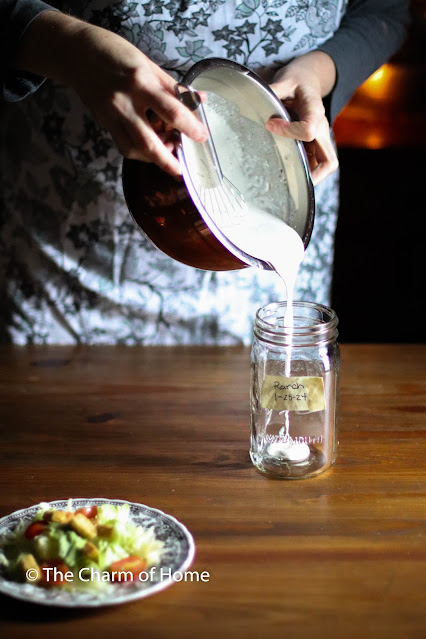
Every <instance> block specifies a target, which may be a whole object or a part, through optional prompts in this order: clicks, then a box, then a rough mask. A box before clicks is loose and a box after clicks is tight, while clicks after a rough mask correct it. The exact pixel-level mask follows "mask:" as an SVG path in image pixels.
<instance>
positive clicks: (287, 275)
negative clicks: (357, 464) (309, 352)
mask: <svg viewBox="0 0 426 639" xmlns="http://www.w3.org/2000/svg"><path fill="white" fill-rule="evenodd" d="M221 230H222V232H223V233H224V234H225V235H226V237H228V238H229V240H231V242H232V243H233V244H235V245H236V246H238V248H240V249H242V250H243V251H244V252H245V253H248V254H249V255H252V256H253V257H257V258H258V259H261V260H264V261H265V262H269V264H270V265H271V266H272V267H273V268H274V270H275V271H276V272H277V273H278V275H279V276H280V277H281V279H282V280H283V281H284V283H285V287H286V291H287V308H286V312H285V316H284V326H285V327H286V328H293V326H294V317H293V296H294V287H295V284H296V279H297V273H298V271H299V267H300V264H301V262H302V260H303V257H304V253H305V248H304V246H303V242H302V239H301V238H300V236H299V235H298V233H297V232H296V231H295V230H294V229H292V228H291V227H290V226H288V224H286V223H285V222H284V221H283V220H280V219H279V218H277V217H275V216H273V215H271V214H269V213H267V212H265V211H263V210H261V209H259V208H257V207H256V206H255V205H253V204H252V203H247V209H246V212H245V216H244V218H243V220H242V221H241V222H240V223H239V224H236V225H230V226H228V225H226V226H223V227H222V228H221ZM286 351H287V352H286V362H285V371H284V372H285V376H286V377H290V374H291V342H290V344H289V346H288V347H287V349H286ZM284 416H285V424H284V426H283V427H282V429H281V430H280V436H282V439H283V441H282V442H276V443H273V444H270V446H269V454H270V455H272V456H273V457H278V458H282V459H284V460H288V461H304V460H305V459H307V458H308V457H309V454H310V450H309V446H308V445H307V444H305V443H298V442H297V443H296V442H293V441H292V440H291V438H290V436H289V425H290V415H289V411H284Z"/></svg>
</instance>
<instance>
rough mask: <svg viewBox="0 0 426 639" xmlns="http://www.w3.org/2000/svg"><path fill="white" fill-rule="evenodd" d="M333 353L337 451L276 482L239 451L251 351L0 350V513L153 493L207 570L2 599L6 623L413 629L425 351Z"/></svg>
mask: <svg viewBox="0 0 426 639" xmlns="http://www.w3.org/2000/svg"><path fill="white" fill-rule="evenodd" d="M341 351H342V377H341V400H340V436H339V439H340V445H339V455H338V459H337V462H336V464H335V466H334V467H333V468H332V469H331V470H330V471H328V472H327V473H324V474H323V475H320V476H319V477H317V478H314V479H308V480H301V481H285V480H282V481H277V480H275V481H274V480H270V479H267V478H266V477H263V476H262V475H260V474H258V473H257V472H256V470H255V469H254V467H253V466H252V465H251V463H250V460H249V456H248V394H249V377H248V376H249V350H248V349H246V348H213V347H212V348H210V347H200V348H198V347H173V348H168V347H159V348H157V347H146V348H144V347H22V348H21V347H2V348H1V349H0V424H1V429H2V435H1V483H0V487H1V488H0V489H1V495H0V516H4V515H6V514H8V513H10V512H12V511H14V510H17V509H19V508H25V507H27V506H30V505H33V504H35V503H38V502H40V501H45V500H53V499H62V498H68V497H108V498H119V499H127V500H130V501H135V502H139V503H145V504H147V505H150V506H153V507H155V508H160V509H161V510H164V511H166V512H167V513H169V514H171V515H173V516H175V517H177V518H178V519H180V520H181V521H182V522H183V523H184V524H185V525H186V526H187V527H188V528H189V529H190V531H191V532H192V534H193V535H194V538H195V542H196V547H197V554H196V559H195V562H194V564H193V566H192V570H197V571H199V572H200V573H201V572H202V571H208V572H209V574H210V579H209V581H208V582H207V583H201V582H199V583H188V582H186V583H176V584H174V585H173V586H172V587H170V588H168V589H167V590H165V591H163V592H161V593H159V594H157V595H154V596H152V597H150V598H147V599H143V600H140V601H136V602H133V603H129V604H126V605H124V606H117V607H110V608H107V609H102V610H98V611H85V612H84V611H69V610H68V611H66V610H65V611H64V610H58V609H52V608H44V607H41V606H40V607H39V606H35V605H31V604H24V603H21V602H18V601H15V600H13V599H11V598H8V597H5V596H1V597H0V609H1V617H2V620H1V624H0V634H1V635H2V636H3V637H5V638H6V637H7V638H8V639H9V638H12V637H28V636H30V637H61V638H62V637H65V638H66V637H73V638H77V637H81V638H82V639H84V638H85V637H89V636H90V637H105V638H109V637H114V638H115V637H121V636H123V637H124V636H143V637H147V638H154V639H164V638H169V637H175V636H176V637H179V638H184V639H192V638H195V637H197V638H199V637H203V639H204V638H210V637H225V638H227V637H231V638H234V637H235V638H236V639H238V638H240V637H241V638H243V637H244V638H246V639H251V638H256V639H263V638H266V637H272V636H273V637H287V638H290V639H292V638H296V639H299V638H300V639H305V638H306V639H310V638H311V637H315V639H322V638H324V639H325V638H327V639H330V638H331V639H334V638H342V639H352V638H357V639H358V638H363V639H365V638H367V639H369V638H374V639H382V638H383V639H385V638H386V639H388V638H391V639H420V638H421V639H423V638H424V637H425V636H426V614H425V603H426V602H425V591H426V547H425V512H426V508H425V506H426V502H425V498H424V492H425V445H424V427H425V419H424V408H425V384H424V379H425V362H426V349H425V347H423V346H413V345H411V346H404V345H400V346H398V345H392V346H388V345H343V346H342V347H341Z"/></svg>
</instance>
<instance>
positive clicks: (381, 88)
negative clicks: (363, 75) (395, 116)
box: [359, 64, 402, 101]
mask: <svg viewBox="0 0 426 639" xmlns="http://www.w3.org/2000/svg"><path fill="white" fill-rule="evenodd" d="M401 79H402V76H401V70H399V69H398V68H397V67H395V65H392V64H385V65H383V66H382V67H380V69H378V70H377V71H376V72H375V73H373V75H372V76H370V77H369V78H368V80H366V81H365V82H364V84H363V85H362V86H361V87H360V88H359V93H360V94H361V95H364V96H365V97H368V98H370V99H373V100H385V101H388V100H393V99H395V98H396V97H397V95H398V94H399V92H400V90H401Z"/></svg>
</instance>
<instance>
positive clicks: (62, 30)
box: [16, 11, 207, 175]
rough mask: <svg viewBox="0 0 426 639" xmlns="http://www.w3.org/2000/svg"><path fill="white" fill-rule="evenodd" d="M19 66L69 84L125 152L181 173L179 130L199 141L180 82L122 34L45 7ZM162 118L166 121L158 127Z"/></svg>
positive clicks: (200, 130) (201, 131)
mask: <svg viewBox="0 0 426 639" xmlns="http://www.w3.org/2000/svg"><path fill="white" fill-rule="evenodd" d="M16 66H18V67H19V68H24V69H25V70H27V71H32V72H33V73H38V74H39V75H45V76H48V77H51V78H54V79H58V80H60V81H62V82H64V83H66V84H67V85H69V86H71V87H72V88H73V89H75V91H76V92H77V93H78V94H79V96H80V97H81V99H82V101H83V102H84V103H85V104H86V105H87V106H88V107H89V109H90V110H91V111H92V113H93V114H94V116H95V117H96V119H97V120H98V122H99V123H100V124H101V125H102V126H104V127H105V128H106V129H108V130H109V132H110V133H111V135H112V138H113V140H114V141H115V143H116V145H117V147H118V149H119V150H120V152H121V153H122V154H123V155H124V156H125V157H127V158H130V159H136V160H142V161H145V162H153V163H155V164H157V165H158V166H159V167H161V168H162V169H164V170H165V171H166V172H167V173H169V174H171V175H179V174H180V167H179V162H178V160H177V159H176V157H175V156H174V155H173V149H174V143H173V137H174V130H176V129H177V130H178V131H180V132H182V133H184V134H186V135H187V136H188V137H190V138H191V139H193V140H195V141H199V142H201V141H203V140H205V139H206V138H207V131H206V129H205V127H204V125H203V124H202V123H201V122H200V121H199V120H198V119H197V118H196V116H195V115H194V114H193V113H191V112H190V111H189V109H187V108H186V107H185V106H184V105H183V104H182V103H181V102H180V101H179V100H178V99H177V97H176V95H175V90H174V87H175V84H176V81H175V80H174V79H173V78H172V77H171V76H169V75H168V74H167V73H165V72H164V71H163V70H162V69H160V67H159V66H157V65H156V64H155V63H153V62H152V61H151V60H149V58H147V57H146V56H145V55H144V54H143V53H141V51H139V49H137V48H136V47H134V46H133V45H132V44H131V43H130V42H128V41H127V40H125V39H124V38H122V37H120V36H118V35H116V34H114V33H112V32H110V31H107V30H105V29H101V28H100V27H96V26H94V25H90V24H87V23H84V22H81V21H79V20H76V19H75V18H72V17H70V16H66V15H64V14H62V13H59V12H52V11H46V12H43V13H41V14H40V15H39V16H38V17H37V18H36V19H35V20H34V21H33V23H32V24H31V25H30V28H29V29H28V34H25V36H24V41H23V44H22V47H21V51H20V53H19V55H18V58H17V61H16ZM159 120H161V121H163V122H164V124H165V126H164V127H159V126H158V123H159Z"/></svg>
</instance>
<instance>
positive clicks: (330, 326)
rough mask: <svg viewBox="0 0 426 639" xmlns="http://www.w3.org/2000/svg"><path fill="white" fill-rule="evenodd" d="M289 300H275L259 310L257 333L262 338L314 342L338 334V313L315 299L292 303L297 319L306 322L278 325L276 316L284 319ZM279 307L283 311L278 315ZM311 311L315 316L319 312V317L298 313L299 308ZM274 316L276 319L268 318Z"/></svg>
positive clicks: (256, 324) (332, 337)
mask: <svg viewBox="0 0 426 639" xmlns="http://www.w3.org/2000/svg"><path fill="white" fill-rule="evenodd" d="M286 308H287V302H272V303H270V304H267V305H266V306H263V307H262V308H259V309H258V311H257V313H256V320H255V328H254V332H255V334H256V335H257V337H260V338H261V339H265V338H266V339H269V340H271V341H273V342H276V341H278V342H280V343H281V342H283V341H290V340H291V341H293V340H294V339H296V340H299V339H300V338H303V337H306V338H309V339H310V340H312V339H314V340H315V341H319V342H322V341H328V340H330V339H335V338H336V337H337V334H338V333H337V324H338V322H339V320H338V317H337V315H336V312H335V311H334V310H333V309H332V308H329V307H328V306H324V305H323V304H317V303H315V302H293V309H294V319H295V321H297V320H298V319H299V320H302V321H303V320H306V324H304V323H302V324H301V325H299V326H297V325H295V326H294V327H289V326H284V324H283V323H282V324H281V325H279V324H277V322H276V320H277V317H280V318H281V317H282V318H284V314H285V310H286ZM280 310H282V313H280V314H279V312H280ZM303 310H305V311H310V312H311V314H312V315H314V314H315V313H316V314H317V319H315V318H314V317H312V316H309V315H307V314H305V315H303V313H302V314H298V311H299V313H300V311H303ZM271 317H272V318H274V322H273V323H272V322H271V321H268V319H269V318H271Z"/></svg>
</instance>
